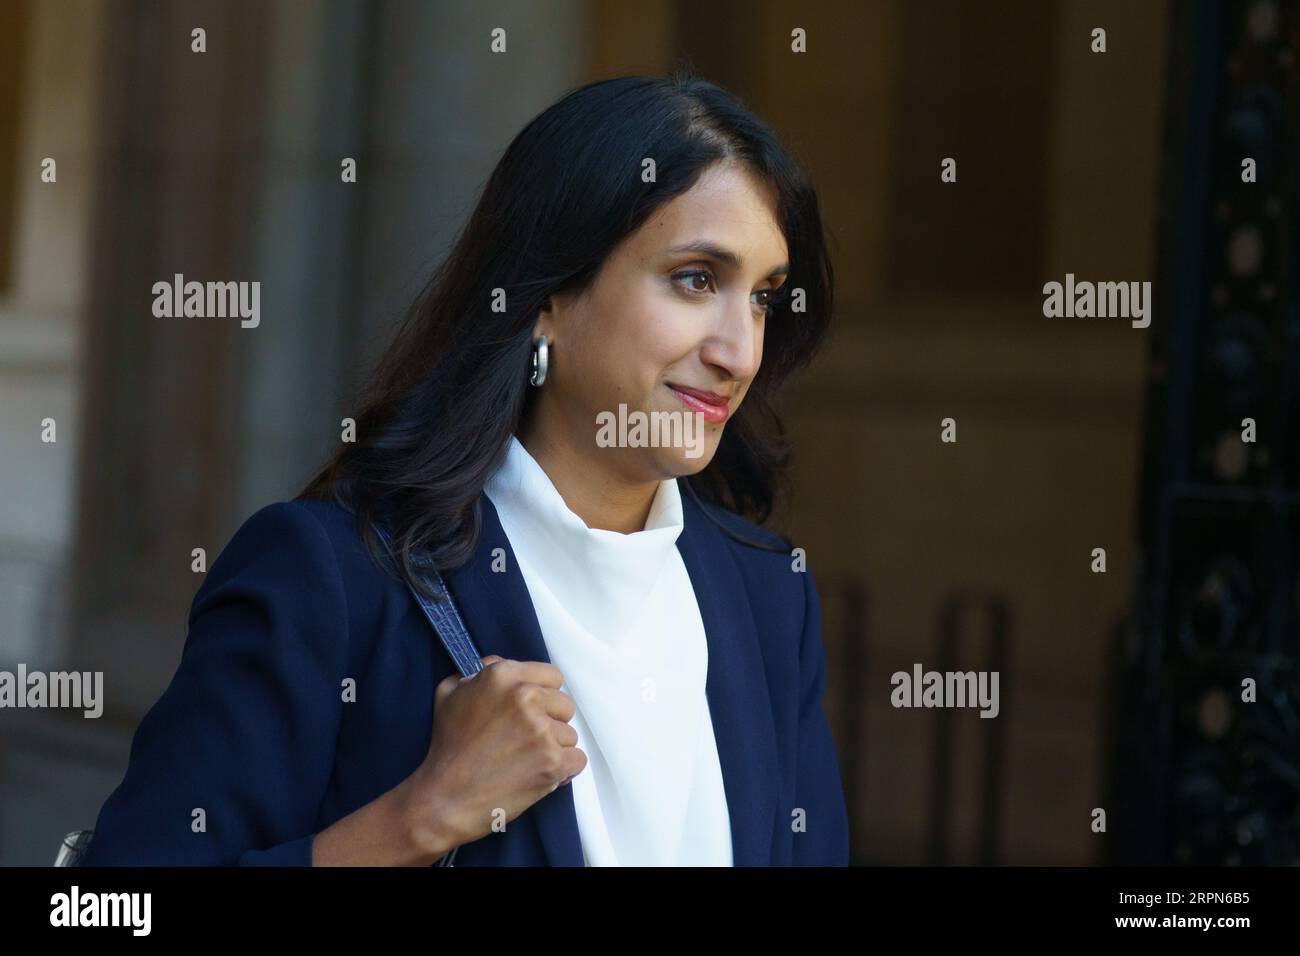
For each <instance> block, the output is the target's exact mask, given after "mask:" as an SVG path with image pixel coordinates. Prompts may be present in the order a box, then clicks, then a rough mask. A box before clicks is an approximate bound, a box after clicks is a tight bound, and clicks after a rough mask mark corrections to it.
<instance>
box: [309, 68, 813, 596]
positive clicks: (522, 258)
mask: <svg viewBox="0 0 1300 956" xmlns="http://www.w3.org/2000/svg"><path fill="white" fill-rule="evenodd" d="M645 157H653V159H654V161H655V175H656V179H655V181H654V182H648V183H647V182H643V181H642V176H641V170H642V160H643V158H645ZM718 161H733V162H739V163H742V164H744V165H745V166H746V167H747V168H749V169H750V170H752V171H753V172H754V173H755V174H756V175H758V176H759V177H761V178H763V179H765V180H766V181H768V182H770V183H771V184H772V186H773V187H774V188H775V191H776V193H777V196H778V203H777V213H778V224H779V226H780V228H781V230H782V232H783V234H784V236H785V240H786V245H787V247H788V251H789V260H790V274H789V277H788V278H787V280H786V283H785V287H786V288H787V289H796V288H798V289H802V290H803V292H804V296H805V303H804V308H803V309H802V310H801V311H798V312H795V311H792V309H791V302H790V300H789V298H788V297H787V296H785V295H782V296H779V297H777V299H776V302H775V305H774V308H773V310H772V312H771V313H770V314H769V318H768V320H767V325H766V328H765V334H764V346H763V348H764V354H763V361H762V364H761V365H760V367H759V371H758V373H757V374H756V375H755V378H754V380H753V382H752V383H751V384H750V388H749V391H748V392H747V393H746V396H745V400H744V401H743V402H742V403H741V405H740V407H739V408H738V409H737V411H736V413H735V414H734V416H733V417H732V418H731V419H730V420H729V421H728V423H727V427H726V429H725V430H724V431H723V436H722V439H721V441H720V442H719V446H718V449H717V452H716V453H715V455H714V457H713V459H712V461H710V463H709V465H708V466H707V467H706V468H704V469H703V470H702V471H701V472H700V473H699V474H696V475H692V476H690V477H688V478H686V479H684V480H682V484H684V485H685V486H686V491H687V493H688V494H691V495H692V496H694V497H695V498H696V500H702V501H704V502H709V503H712V504H715V505H719V506H721V507H723V508H726V509H728V510H731V511H733V512H736V513H737V514H740V515H742V516H745V517H748V518H750V519H751V520H753V521H755V522H758V523H762V522H763V521H765V520H766V519H767V518H768V516H769V515H770V514H771V511H772V504H773V499H774V496H775V495H776V494H777V492H778V490H779V488H778V486H782V487H783V486H784V483H785V472H786V468H787V465H788V462H789V454H790V447H789V443H788V441H787V439H786V436H785V434H784V431H783V429H782V426H781V421H780V418H779V416H778V414H777V411H776V409H775V408H774V406H773V404H772V400H773V395H774V392H775V389H776V388H777V386H778V385H779V384H780V383H781V382H782V381H784V380H785V378H786V377H787V376H788V375H789V374H790V373H791V372H792V371H794V370H795V369H796V368H798V367H800V366H802V365H804V364H805V363H806V362H807V361H808V360H809V358H810V357H811V356H812V353H813V351H814V350H815V348H816V347H817V345H818V344H819V342H820V340H821V339H822V337H823V335H824V334H825V331H826V327H827V325H828V323H829V321H830V316H831V310H832V295H833V275H832V271H831V263H830V259H829V257H828V255H827V252H826V248H825V239H824V235H823V227H822V222H821V213H820V210H819V208H818V203H817V195H816V193H815V192H814V190H813V188H812V186H811V184H810V183H809V182H808V180H807V178H806V177H805V175H804V174H803V172H802V171H801V170H800V169H799V167H798V166H797V165H796V164H795V162H794V161H793V160H792V159H791V157H790V156H789V155H788V154H787V152H786V151H785V149H784V148H783V147H782V146H781V144H780V143H779V142H778V140H777V138H776V136H775V134H774V133H773V132H772V131H771V130H770V129H769V128H768V127H767V126H766V125H764V124H763V123H762V122H761V121H760V120H759V119H758V118H757V117H755V116H754V115H753V114H752V113H750V112H749V110H748V109H746V108H745V106H744V105H742V103H741V102H740V101H739V100H738V99H736V98H735V97H734V96H732V95H731V94H730V93H727V92H726V91H725V90H722V89H721V88H719V87H718V86H715V85H714V84H712V83H709V82H707V81H706V80H703V79H700V78H699V77H697V76H694V75H692V74H691V73H690V72H689V71H686V70H683V69H679V70H677V71H675V72H674V73H673V74H672V75H671V76H669V77H666V78H665V77H656V76H624V77H618V78H615V79H610V80H604V81H601V82H596V83H591V84H589V85H587V86H583V87H580V88H577V89H574V90H572V91H570V92H569V93H567V94H566V95H565V96H564V97H563V98H562V99H560V100H559V102H557V103H555V104H554V105H553V106H551V107H550V108H548V109H547V110H545V111H544V112H542V113H540V114H539V115H538V116H536V117H535V118H534V119H533V120H531V121H530V122H529V123H528V125H527V126H525V127H524V128H523V130H522V131H521V132H520V133H519V134H518V135H517V136H516V137H515V138H514V140H513V141H512V142H511V143H510V146H509V147H508V148H507V149H506V151H505V154H504V155H503V156H502V157H501V160H500V162H499V163H498V164H497V166H496V168H495V169H494V170H493V172H492V175H491V177H490V178H489V179H488V181H487V183H486V185H485V186H484V189H483V193H482V196H481V197H480V198H479V201H478V204H477V207H476V208H475V209H474V212H473V214H472V215H471V216H470V218H469V220H468V221H467V222H466V224H465V226H464V228H463V229H462V230H461V232H460V235H459V237H458V238H457V240H456V243H455V245H454V246H453V248H452V250H451V252H450V254H449V255H448V256H447V257H446V259H445V260H444V261H443V262H442V263H441V265H439V266H438V268H437V269H436V270H435V271H434V272H433V274H432V276H431V277H430V278H429V281H428V282H427V284H426V285H425V287H424V289H423V291H422V292H421V293H420V294H419V296H418V297H417V298H416V300H415V302H414V303H413V304H412V306H411V308H410V309H409V311H408V312H407V314H406V316H405V318H404V319H403V320H402V322H401V323H400V324H399V326H398V328H397V332H396V335H395V337H394V339H393V341H392V343H391V345H390V346H389V348H388V350H387V351H386V353H385V354H383V355H382V356H381V357H380V359H379V361H378V362H377V363H376V366H375V368H374V370H373V374H372V375H371V376H370V377H369V380H368V381H367V382H366V384H365V386H364V389H363V392H362V394H361V402H360V411H359V412H358V414H357V415H356V416H355V418H356V441H355V442H349V443H345V444H343V445H342V446H341V447H340V448H339V450H338V451H337V452H336V453H335V454H334V455H333V457H332V458H331V460H330V461H329V462H328V463H327V464H326V465H325V467H324V468H323V469H322V470H321V471H320V472H319V473H318V474H317V475H316V476H315V477H314V478H313V479H312V480H311V481H310V483H309V484H308V485H307V486H306V488H304V489H303V491H302V492H301V493H300V494H299V495H298V498H300V499H303V498H314V499H322V498H330V499H332V500H334V501H335V502H337V503H338V504H340V505H341V506H343V507H344V508H345V509H346V510H348V511H349V512H352V513H353V514H355V515H356V518H357V527H358V531H359V533H360V534H361V536H362V539H363V541H364V542H365V544H366V547H367V549H368V550H369V551H370V553H371V554H372V555H373V556H375V557H376V558H378V557H379V556H380V555H381V554H387V555H388V556H389V557H390V558H393V559H396V558H397V556H398V555H399V554H400V563H399V570H400V574H401V576H402V577H403V578H404V579H405V580H406V581H407V582H408V583H411V584H414V585H415V586H416V587H418V588H420V590H421V591H422V592H423V593H428V591H427V589H425V588H423V587H422V584H421V582H420V581H419V579H418V576H413V575H412V573H411V571H412V568H411V563H410V556H411V553H412V550H413V549H418V550H421V551H423V552H424V553H426V554H427V555H428V556H429V557H430V558H431V559H432V561H433V564H434V566H435V567H437V568H440V569H445V568H454V567H459V566H460V565H463V564H464V563H465V562H467V561H468V560H469V559H470V557H471V556H472V555H473V552H474V549H475V547H476V546H477V544H478V537H479V528H480V513H479V496H480V494H481V492H482V489H483V485H484V484H485V482H486V481H487V479H488V477H489V475H490V474H491V473H492V471H493V470H494V468H495V467H496V466H497V465H498V464H499V463H500V461H501V460H502V459H503V456H504V454H505V450H506V448H507V446H508V444H509V441H510V437H511V435H512V434H513V433H514V432H515V431H516V429H517V427H518V425H519V423H520V420H521V418H522V417H523V416H524V415H525V413H526V411H527V409H528V407H529V404H530V402H529V399H530V391H531V389H530V388H529V386H528V369H529V361H530V354H531V350H532V331H533V327H534V324H535V320H536V317H537V314H538V313H539V312H540V311H541V309H542V308H543V307H544V306H545V305H546V303H547V300H548V299H549V298H550V297H551V296H552V295H553V294H556V293H560V292H570V291H572V292H575V293H581V292H582V291H583V290H585V289H586V288H587V287H588V286H589V285H590V283H591V282H592V280H593V279H594V278H595V277H596V275H597V273H598V271H599V269H600V267H601V264H602V263H603V262H604V261H605V259H606V257H607V256H608V255H609V253H610V252H611V251H612V250H613V249H614V248H615V246H617V245H618V244H619V242H621V241H622V240H623V239H624V238H625V237H626V236H627V235H628V234H630V233H631V232H633V231H635V230H636V229H637V228H638V227H639V226H640V225H641V224H642V223H644V222H645V221H646V220H647V218H648V217H649V216H650V214H651V213H653V212H654V211H655V210H656V209H657V208H658V207H660V206H661V205H663V204H664V203H666V202H668V201H669V200H671V199H672V198H674V197H675V196H677V195H679V194H681V193H683V192H686V191H687V190H689V189H690V188H691V187H692V186H693V185H694V184H695V182H696V180H697V179H698V178H699V177H700V175H701V173H703V172H704V170H705V169H706V168H708V167H709V166H711V165H712V164H714V163H716V162H718ZM496 288H501V289H504V290H505V293H506V303H507V308H506V310H505V311H500V312H498V311H493V309H492V308H491V305H492V302H493V290H494V289H496ZM381 501H382V502H383V504H382V506H381V504H380V503H381ZM381 507H382V511H383V512H384V513H385V514H387V516H388V517H387V520H388V522H389V524H388V527H389V529H390V530H391V533H392V536H393V545H394V549H393V550H391V551H390V550H388V549H383V550H382V551H381V550H380V549H381V548H382V547H383V543H382V542H381V541H379V540H378V539H377V537H376V536H375V535H373V534H372V533H371V529H370V527H369V525H370V521H371V520H372V519H373V518H375V517H376V516H377V515H378V513H379V512H380V510H381ZM704 510H705V513H706V514H707V513H708V510H709V509H708V508H705V509H704ZM710 519H711V520H714V521H715V523H718V522H717V519H716V518H713V516H712V515H710ZM719 526H720V527H721V525H719ZM724 530H726V529H725V528H724ZM727 533H728V534H730V535H731V536H732V537H736V534H735V533H734V532H731V531H728V532H727ZM744 540H748V539H744ZM748 543H751V544H755V545H756V546H758V547H768V546H766V545H763V544H761V543H758V542H754V541H748ZM381 564H382V562H381Z"/></svg>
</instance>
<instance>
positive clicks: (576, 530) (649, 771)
mask: <svg viewBox="0 0 1300 956" xmlns="http://www.w3.org/2000/svg"><path fill="white" fill-rule="evenodd" d="M484 490H485V491H486V493H487V495H488V497H489V498H490V499H491V501H492V504H493V505H494V506H495V507H496V509H497V513H498V515H499V516H500V519H501V525H502V528H503V529H504V530H505V533H506V537H507V538H509V540H510V545H511V548H512V549H513V551H514V553H515V558H516V560H517V561H518V562H519V569H520V571H521V572H522V574H523V577H524V581H525V583H526V584H527V586H528V591H529V594H530V596H531V597H532V601H533V607H534V608H535V609H536V611H537V619H538V623H539V624H540V625H541V629H542V636H543V638H544V640H545V642H546V649H547V653H548V654H549V656H550V658H551V663H553V664H554V665H555V666H556V667H557V668H559V670H560V673H561V674H563V675H564V683H563V685H562V688H561V689H562V690H563V691H564V692H565V693H566V694H568V695H569V696H571V697H572V698H573V700H574V704H575V707H576V714H575V715H574V718H573V720H572V721H571V724H572V726H573V728H574V729H575V730H576V731H577V732H578V747H579V748H580V749H581V750H582V751H583V752H584V753H585V754H586V755H587V761H588V763H587V766H586V767H585V768H584V769H583V771H582V772H581V773H580V774H578V776H576V777H575V778H574V779H573V781H572V782H571V784H570V786H572V787H573V801H574V807H575V810H576V812H577V817H578V830H579V833H580V836H581V839H582V851H583V858H584V860H585V861H586V864H587V865H588V866H731V865H732V864H733V859H732V847H731V826H730V819H729V817H728V813H727V800H726V793H725V789H724V787H723V779H722V770H721V766H720V765H719V763H718V752H717V743H716V741H715V739H714V736H713V721H712V719H711V716H710V714H709V707H708V699H707V697H706V695H705V679H706V676H707V673H708V664H709V661H708V644H707V642H706V639H705V635H704V625H703V623H702V621H701V620H700V611H699V606H698V604H697V603H696V600H695V591H694V589H693V588H692V586H691V580H690V577H689V575H688V574H687V572H686V566H685V565H684V564H683V562H682V558H681V554H680V552H679V551H678V550H677V536H678V535H679V534H681V532H682V528H683V520H682V502H681V495H680V491H679V489H678V487H677V481H676V480H675V479H674V480H666V481H662V482H660V485H659V490H658V491H657V492H656V493H655V498H654V502H653V504H652V505H651V508H650V514H649V517H648V518H647V519H646V524H645V528H644V529H643V530H641V531H637V532H633V533H631V534H621V533H619V532H617V531H609V530H605V529H601V528H588V527H587V525H586V523H585V522H584V521H583V520H582V519H581V518H580V517H578V516H577V515H576V514H574V513H573V512H572V511H571V510H569V508H568V506H567V505H566V504H565V503H564V499H563V498H562V497H561V496H560V493H559V492H558V491H557V490H556V488H555V485H554V484H552V483H551V480H550V478H548V477H547V475H546V472H545V471H543V470H542V467H541V466H540V465H539V464H538V463H537V461H536V460H535V459H534V458H533V457H532V456H531V455H530V454H529V453H528V451H527V450H526V449H525V448H524V446H523V445H522V444H521V443H520V442H519V440H518V439H517V438H515V437H514V436H511V439H510V448H509V450H508V452H507V453H506V458H505V461H504V462H503V464H502V465H501V466H500V467H499V468H498V469H497V471H496V472H495V473H494V474H493V475H492V476H491V477H490V478H489V480H488V482H487V484H486V486H485V489H484Z"/></svg>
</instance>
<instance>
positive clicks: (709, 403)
mask: <svg viewBox="0 0 1300 956" xmlns="http://www.w3.org/2000/svg"><path fill="white" fill-rule="evenodd" d="M668 387H669V388H670V389H672V390H673V392H674V393H676V395H677V397H678V398H679V399H681V402H682V404H683V405H685V406H686V407H687V408H689V409H690V410H691V411H693V412H699V413H700V414H702V415H703V416H704V420H705V421H706V422H710V423H713V424H716V423H718V422H724V421H726V420H727V416H728V415H730V414H731V408H730V403H731V399H729V398H724V397H723V396H721V395H718V394H717V393H715V392H702V391H700V390H699V389H696V388H687V387H685V386H684V385H669V386H668Z"/></svg>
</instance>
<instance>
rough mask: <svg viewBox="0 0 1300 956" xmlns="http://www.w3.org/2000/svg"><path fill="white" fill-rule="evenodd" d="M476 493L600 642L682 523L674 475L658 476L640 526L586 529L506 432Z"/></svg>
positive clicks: (644, 590)
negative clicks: (501, 454) (495, 462)
mask: <svg viewBox="0 0 1300 956" xmlns="http://www.w3.org/2000/svg"><path fill="white" fill-rule="evenodd" d="M484 491H485V492H486V493H487V495H488V497H489V498H491V500H492V504H493V505H494V506H495V507H496V509H497V513H498V515H499V517H500V519H501V523H502V526H503V527H504V529H505V531H506V533H507V536H508V537H509V538H510V543H511V546H512V549H513V550H514V552H515V556H516V558H517V559H518V560H519V561H520V562H521V563H523V564H526V565H531V566H532V570H534V571H535V572H537V573H539V574H540V575H541V576H542V577H543V578H544V579H545V580H546V583H547V586H548V587H549V588H550V590H551V591H552V592H553V593H554V594H555V595H556V597H557V598H559V599H560V601H561V602H562V603H563V604H564V606H565V607H566V608H568V609H569V611H570V613H572V614H573V615H574V616H575V617H576V618H578V619H579V621H580V623H582V624H583V625H584V626H585V627H586V628H587V629H588V630H589V631H591V632H592V633H596V634H601V635H603V636H607V638H606V639H608V640H616V639H617V635H618V634H619V632H620V631H621V630H622V629H623V628H624V626H625V625H626V623H627V622H628V621H629V620H632V619H634V618H635V617H636V616H637V614H638V613H639V611H640V609H641V607H642V605H643V604H644V602H645V600H646V599H647V598H648V597H649V594H650V592H651V590H652V589H653V588H654V586H655V584H656V582H657V581H658V579H659V577H660V574H661V572H662V570H663V567H664V563H665V562H666V561H667V559H668V558H669V557H670V556H671V555H672V554H673V552H674V550H675V549H676V547H677V539H678V537H679V536H680V535H681V533H682V529H683V527H684V521H683V515H682V500H681V492H680V490H679V488H678V484H677V479H675V478H670V479H664V480H662V481H660V482H659V488H658V489H657V490H656V492H655V497H654V500H653V501H652V502H651V505H650V513H649V515H648V516H647V518H646V523H645V527H644V528H643V529H642V530H641V531H633V532H631V533H628V534H624V533H622V532H618V531H611V530H608V529H605V528H589V527H587V524H586V522H584V521H583V520H582V518H580V517H579V516H578V515H577V514H575V513H574V512H573V511H572V510H571V509H570V508H569V506H568V505H567V504H565V501H564V498H563V497H562V496H561V495H560V493H559V491H558V490H557V489H556V487H555V485H554V484H553V483H552V482H551V479H550V478H549V477H548V476H547V474H546V472H545V471H543V470H542V467H541V465H539V464H538V463H537V460H536V459H535V458H533V456H532V455H530V454H529V453H528V451H527V450H526V449H525V448H524V446H523V444H522V443H521V442H520V441H519V439H518V438H517V437H515V436H514V435H511V436H510V444H509V447H508V448H507V450H506V455H505V458H504V460H503V461H502V463H501V464H500V465H499V466H498V468H497V469H496V470H495V471H494V472H493V473H492V475H491V476H490V477H489V478H488V481H487V483H486V484H485V486H484Z"/></svg>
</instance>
